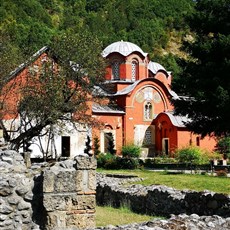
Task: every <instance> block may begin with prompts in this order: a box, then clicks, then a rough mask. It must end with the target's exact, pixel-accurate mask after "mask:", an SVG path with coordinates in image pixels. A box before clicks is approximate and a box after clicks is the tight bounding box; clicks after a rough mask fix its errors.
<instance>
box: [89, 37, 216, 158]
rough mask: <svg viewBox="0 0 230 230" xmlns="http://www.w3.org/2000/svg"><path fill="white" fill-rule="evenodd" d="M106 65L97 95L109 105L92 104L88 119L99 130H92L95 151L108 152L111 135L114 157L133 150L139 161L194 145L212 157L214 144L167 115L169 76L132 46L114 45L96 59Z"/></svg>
mask: <svg viewBox="0 0 230 230" xmlns="http://www.w3.org/2000/svg"><path fill="white" fill-rule="evenodd" d="M102 55H103V57H104V58H106V59H107V61H108V63H109V64H108V66H107V74H106V76H105V79H106V81H105V83H104V84H103V86H102V87H101V92H102V93H103V94H104V95H106V97H107V98H108V99H109V103H108V105H106V106H102V105H99V104H94V105H93V108H92V115H93V116H94V117H95V118H97V119H98V120H99V121H101V122H103V124H104V128H103V129H101V130H95V129H94V130H93V137H98V138H99V140H100V151H101V152H108V138H109V136H110V135H113V139H114V143H115V148H116V150H117V153H118V154H119V153H120V151H121V147H122V146H123V145H128V144H136V145H139V146H141V147H142V156H145V157H146V156H156V155H161V154H166V155H171V156H172V155H173V152H174V151H175V149H177V148H180V147H184V146H187V145H191V144H193V145H196V146H200V147H201V148H205V149H207V150H210V151H212V150H213V149H214V147H215V143H216V142H215V140H214V139H213V138H210V137H206V138H204V139H201V138H200V136H199V135H195V134H193V133H192V132H190V131H188V130H187V128H186V127H185V122H187V118H186V117H179V116H175V115H173V106H172V104H171V103H170V100H171V99H172V98H179V97H178V95H177V94H176V93H175V92H173V91H172V90H171V80H172V75H171V73H170V72H168V71H167V70H166V69H165V68H164V67H163V66H162V65H160V64H158V63H156V62H152V61H150V60H149V55H148V54H147V53H145V52H143V50H142V49H141V48H140V47H138V46H137V45H135V44H133V43H130V42H125V41H119V42H114V43H112V44H111V45H109V46H108V47H106V48H105V49H104V51H103V53H102Z"/></svg>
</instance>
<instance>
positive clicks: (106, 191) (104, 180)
mask: <svg viewBox="0 0 230 230" xmlns="http://www.w3.org/2000/svg"><path fill="white" fill-rule="evenodd" d="M130 180H131V181H133V180H135V179H134V178H132V179H130ZM130 180H129V179H125V180H124V179H120V178H115V177H114V178H113V177H108V176H106V175H102V174H98V178H97V203H98V204H99V205H111V206H113V207H120V206H128V207H130V209H131V210H133V211H134V212H137V213H143V214H149V215H155V216H166V217H169V216H170V215H171V214H175V215H177V214H181V213H186V214H188V215H190V214H194V213H195V214H197V215H200V216H203V215H205V216H211V215H219V216H222V217H229V216H230V196H229V195H225V194H218V193H213V192H210V191H203V192H196V191H190V190H182V191H180V190H176V189H173V188H170V187H166V186H162V185H152V186H142V185H131V186H122V183H123V182H125V181H126V182H128V181H130Z"/></svg>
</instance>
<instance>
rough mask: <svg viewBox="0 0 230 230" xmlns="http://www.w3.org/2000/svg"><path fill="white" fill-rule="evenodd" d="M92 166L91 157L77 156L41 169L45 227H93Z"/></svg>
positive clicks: (93, 183) (93, 175)
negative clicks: (45, 217)
mask: <svg viewBox="0 0 230 230" xmlns="http://www.w3.org/2000/svg"><path fill="white" fill-rule="evenodd" d="M95 169H96V160H95V159H94V158H92V157H81V156H79V157H76V158H75V161H72V160H67V161H64V162H62V163H61V164H60V165H59V166H56V165H55V166H53V167H50V168H49V169H46V170H44V174H43V177H44V181H43V197H44V198H43V204H44V207H45V210H46V212H47V229H48V230H49V229H50V230H51V229H54V228H55V229H56V228H60V229H64V228H73V227H75V228H81V229H84V228H86V227H94V226H95V206H96V202H95V194H96V192H95V190H96V180H95Z"/></svg>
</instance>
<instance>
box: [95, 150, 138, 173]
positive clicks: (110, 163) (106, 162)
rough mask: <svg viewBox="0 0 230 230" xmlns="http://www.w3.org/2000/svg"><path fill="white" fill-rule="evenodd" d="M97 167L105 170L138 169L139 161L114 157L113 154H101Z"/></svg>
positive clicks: (98, 157)
mask: <svg viewBox="0 0 230 230" xmlns="http://www.w3.org/2000/svg"><path fill="white" fill-rule="evenodd" d="M97 167H98V168H104V169H136V168H138V167H139V160H138V159H136V158H123V157H119V156H114V155H113V154H111V153H106V154H103V153H101V154H99V155H98V156H97Z"/></svg>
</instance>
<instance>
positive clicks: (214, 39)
mask: <svg viewBox="0 0 230 230" xmlns="http://www.w3.org/2000/svg"><path fill="white" fill-rule="evenodd" d="M229 4H230V1H229V0H198V1H196V6H195V9H196V11H195V12H194V14H193V15H192V17H189V18H188V23H189V25H190V28H191V31H192V32H193V36H194V39H193V40H191V39H190V40H189V41H188V42H186V43H185V46H184V48H185V50H186V51H187V52H188V53H190V58H189V59H188V60H187V62H185V63H183V62H182V68H183V74H182V75H181V76H180V78H178V79H177V81H176V82H175V84H174V89H176V91H177V92H178V91H180V92H181V94H182V95H183V96H184V97H181V98H180V100H175V101H174V105H175V108H176V114H180V115H184V116H185V115H187V116H188V117H189V118H190V119H191V121H190V122H189V123H188V124H187V126H188V127H189V128H190V129H191V130H193V131H194V132H196V133H199V134H201V135H202V136H205V135H207V134H209V135H212V134H213V133H214V134H216V135H219V136H222V135H228V134H229V132H230V123H229V114H230V78H229V71H230V24H229V21H230V14H229Z"/></svg>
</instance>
